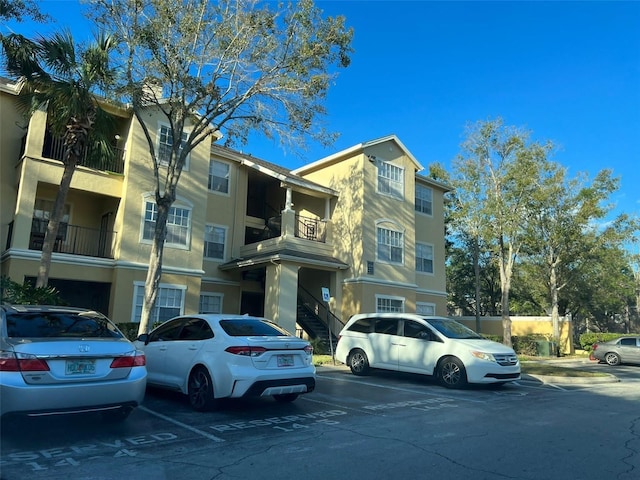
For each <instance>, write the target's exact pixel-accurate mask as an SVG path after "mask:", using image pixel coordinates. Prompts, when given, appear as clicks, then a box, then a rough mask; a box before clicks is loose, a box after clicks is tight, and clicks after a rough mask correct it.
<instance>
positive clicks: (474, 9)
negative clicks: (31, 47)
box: [3, 0, 640, 215]
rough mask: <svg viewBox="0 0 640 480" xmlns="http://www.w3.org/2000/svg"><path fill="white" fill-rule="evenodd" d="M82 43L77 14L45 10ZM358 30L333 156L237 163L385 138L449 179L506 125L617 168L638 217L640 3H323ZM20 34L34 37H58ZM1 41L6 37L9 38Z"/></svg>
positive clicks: (563, 155)
mask: <svg viewBox="0 0 640 480" xmlns="http://www.w3.org/2000/svg"><path fill="white" fill-rule="evenodd" d="M41 3H42V4H43V9H44V10H46V11H48V12H50V13H51V14H52V15H53V17H54V18H55V19H56V20H57V22H58V24H59V26H67V27H70V28H71V29H72V31H74V32H82V35H83V36H84V37H85V38H86V37H87V34H86V29H87V26H86V22H84V21H83V17H82V16H81V14H80V6H79V2H77V1H75V0H74V1H54V0H50V1H44V2H41ZM317 4H318V6H319V7H320V8H321V9H323V10H324V12H325V13H326V14H327V15H338V14H342V15H344V16H346V19H347V24H348V25H349V26H352V27H353V28H354V30H355V36H354V43H353V47H354V49H355V52H354V54H353V57H352V63H351V66H350V67H349V68H347V69H344V70H340V74H339V76H338V78H337V80H336V82H335V85H334V86H333V87H332V89H331V90H330V93H329V98H328V101H327V108H328V111H329V115H328V116H327V118H326V119H325V120H326V123H327V125H328V127H329V128H330V129H331V130H332V131H337V132H339V133H340V138H339V140H338V141H337V142H336V143H335V144H334V146H333V147H332V148H328V149H325V148H323V147H321V146H319V145H312V146H311V147H312V148H311V149H310V150H308V151H306V152H283V151H282V150H281V149H280V148H279V147H278V146H276V145H273V144H271V143H269V142H267V141H261V140H260V139H257V138H256V139H253V140H252V142H251V144H250V145H247V146H246V147H244V148H243V149H242V150H243V151H245V152H247V153H251V154H253V155H255V156H258V157H260V158H263V159H265V160H269V161H272V162H274V163H278V164H280V165H283V166H285V167H288V168H297V167H299V166H301V165H303V164H305V163H308V162H312V161H315V160H318V159H320V158H322V157H324V156H326V155H330V154H332V153H335V152H336V151H339V150H342V149H344V148H348V147H350V146H353V145H356V144H358V143H361V142H366V141H368V140H373V139H376V138H379V137H383V136H386V135H389V134H395V135H397V136H398V137H399V138H400V140H401V141H402V142H403V143H404V145H405V146H406V147H407V148H408V149H409V150H410V151H411V152H412V153H413V155H414V156H415V157H416V158H417V159H418V161H419V162H420V163H421V164H422V165H424V166H425V167H427V166H428V165H429V164H430V163H432V162H440V163H442V164H444V165H445V166H449V164H450V162H451V160H452V159H453V158H454V157H455V156H456V155H457V154H458V153H459V150H460V149H459V145H460V143H461V141H462V140H463V136H464V129H465V126H466V125H468V124H470V123H474V122H476V121H478V120H486V119H493V118H496V117H502V118H503V120H504V121H505V123H506V124H508V125H515V126H519V127H523V128H526V129H528V130H530V131H531V132H532V138H533V139H535V140H540V141H546V140H551V141H553V142H554V143H555V144H556V145H558V146H559V147H560V148H559V150H558V151H557V153H556V154H555V155H554V156H553V158H552V159H553V160H555V161H557V162H559V163H561V164H562V165H565V166H567V167H568V168H569V172H570V175H571V176H575V175H576V174H577V173H578V172H587V173H588V174H589V176H590V177H591V178H592V177H593V176H594V175H595V174H596V173H597V172H598V171H600V170H602V169H604V168H610V169H612V170H613V172H614V174H615V175H616V176H618V177H620V178H621V187H620V190H619V191H618V192H617V193H616V194H615V195H614V196H613V197H612V200H613V201H614V202H615V203H616V210H615V212H616V213H622V212H624V213H628V214H630V215H637V214H638V213H639V212H640V188H638V186H639V185H640V168H638V166H637V165H638V164H639V163H640V158H639V157H640V148H639V146H638V145H640V2H636V1H627V2H622V1H620V2H618V1H607V2H595V1H573V2H558V1H549V2H541V1H533V2H524V1H500V2H487V1H470V2H458V1H439V2H428V1H376V0H367V1H350V0H344V1H324V0H319V1H318V0H317ZM35 28H36V30H32V29H31V26H30V25H25V24H23V25H17V26H14V29H15V30H16V31H18V32H20V33H24V34H27V35H28V34H29V33H31V32H33V31H38V32H46V31H47V30H50V29H51V28H52V26H36V27H35ZM3 30H4V27H3Z"/></svg>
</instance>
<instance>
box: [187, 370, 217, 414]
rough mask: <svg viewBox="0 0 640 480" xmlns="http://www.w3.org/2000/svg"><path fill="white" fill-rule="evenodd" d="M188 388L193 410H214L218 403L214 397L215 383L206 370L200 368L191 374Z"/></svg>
mask: <svg viewBox="0 0 640 480" xmlns="http://www.w3.org/2000/svg"><path fill="white" fill-rule="evenodd" d="M187 388H188V395H189V404H190V405H191V408H193V409H194V410H196V411H198V412H205V411H207V410H212V409H213V407H214V406H215V403H216V400H215V398H214V396H213V382H212V381H211V376H210V375H209V372H207V370H206V369H205V368H203V367H198V368H196V369H194V370H193V371H192V372H191V375H189V383H188V387H187Z"/></svg>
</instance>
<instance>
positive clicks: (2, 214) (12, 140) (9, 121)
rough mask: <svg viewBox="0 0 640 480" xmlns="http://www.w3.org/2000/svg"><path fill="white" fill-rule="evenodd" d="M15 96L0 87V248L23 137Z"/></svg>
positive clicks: (9, 218)
mask: <svg viewBox="0 0 640 480" xmlns="http://www.w3.org/2000/svg"><path fill="white" fill-rule="evenodd" d="M15 99H16V96H15V95H14V94H13V93H11V91H9V89H5V88H4V87H0V112H2V114H0V192H2V193H1V195H0V245H2V247H3V249H4V246H5V245H6V243H7V235H8V228H9V223H10V222H11V221H12V219H13V214H14V211H15V206H16V196H17V170H16V169H17V165H18V163H19V159H20V143H21V141H22V137H23V135H24V134H25V132H24V130H23V129H22V128H21V124H26V121H24V122H21V121H20V118H21V114H20V112H19V110H18V108H17V106H16V101H15Z"/></svg>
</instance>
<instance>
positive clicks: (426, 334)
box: [404, 320, 434, 340]
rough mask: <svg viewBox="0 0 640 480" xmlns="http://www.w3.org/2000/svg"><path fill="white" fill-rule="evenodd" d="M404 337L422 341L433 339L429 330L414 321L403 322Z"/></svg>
mask: <svg viewBox="0 0 640 480" xmlns="http://www.w3.org/2000/svg"><path fill="white" fill-rule="evenodd" d="M404 336H405V337H409V338H420V339H423V340H430V339H432V338H433V337H434V335H433V334H432V333H431V330H429V328H427V327H426V326H425V325H422V324H421V323H418V322H416V321H414V320H405V321H404Z"/></svg>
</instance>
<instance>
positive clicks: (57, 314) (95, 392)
mask: <svg viewBox="0 0 640 480" xmlns="http://www.w3.org/2000/svg"><path fill="white" fill-rule="evenodd" d="M145 364H146V360H145V356H144V353H143V352H141V351H138V350H136V348H135V346H134V345H133V343H131V342H130V341H129V340H127V339H126V338H125V337H124V335H123V334H122V333H121V332H120V331H119V330H118V328H117V327H116V326H115V325H114V324H113V323H111V321H109V320H108V319H107V318H106V317H105V316H104V315H101V314H100V313H98V312H94V311H87V310H85V309H80V308H68V307H42V306H30V305H25V306H6V305H5V306H2V307H0V396H1V398H2V401H0V416H5V415H12V414H22V415H29V416H45V415H58V414H62V413H69V414H70V413H83V412H101V413H102V414H103V415H104V416H105V417H107V418H108V419H110V420H124V419H125V418H126V417H127V416H128V415H129V413H130V412H131V411H132V410H133V408H135V407H136V406H138V405H139V404H140V403H141V402H142V400H143V399H144V394H145V388H146V378H147V370H146V366H145Z"/></svg>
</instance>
